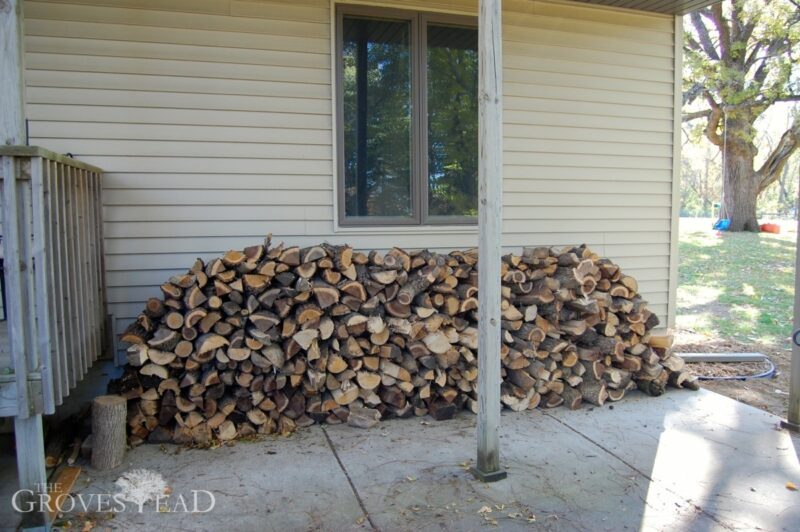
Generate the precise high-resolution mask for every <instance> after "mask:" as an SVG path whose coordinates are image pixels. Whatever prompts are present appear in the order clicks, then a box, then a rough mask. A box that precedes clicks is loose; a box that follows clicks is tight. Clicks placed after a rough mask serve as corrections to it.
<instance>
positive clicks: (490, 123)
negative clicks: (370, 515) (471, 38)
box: [472, 0, 506, 482]
mask: <svg viewBox="0 0 800 532" xmlns="http://www.w3.org/2000/svg"><path fill="white" fill-rule="evenodd" d="M501 10H502V8H501V0H480V14H479V15H478V58H479V59H478V61H479V80H480V81H479V88H478V105H479V107H478V117H479V119H478V120H479V127H478V135H479V148H478V154H479V155H478V158H479V161H478V201H479V206H478V230H479V241H478V251H479V257H480V263H479V266H478V267H479V271H478V288H479V290H480V292H479V294H480V297H479V304H478V368H479V374H478V428H477V433H478V434H477V436H478V460H477V464H476V465H475V467H473V468H472V473H473V474H474V475H475V476H476V477H477V478H478V479H479V480H482V481H484V482H494V481H497V480H501V479H504V478H506V472H505V471H503V470H502V469H501V468H500V434H499V431H500V342H501V339H500V250H501V238H502V222H503V100H502V90H503V72H502V70H503V50H502V33H501Z"/></svg>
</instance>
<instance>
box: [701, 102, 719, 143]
mask: <svg viewBox="0 0 800 532" xmlns="http://www.w3.org/2000/svg"><path fill="white" fill-rule="evenodd" d="M704 94H705V97H706V101H707V102H708V105H710V106H711V113H710V114H709V116H708V122H706V137H707V138H708V140H710V141H711V143H712V144H714V145H715V146H722V144H723V139H722V137H720V136H719V132H718V131H719V123H720V122H721V121H722V117H723V112H722V107H720V106H719V104H718V103H717V102H716V101H714V97H713V96H711V93H710V92H708V91H705V93H704Z"/></svg>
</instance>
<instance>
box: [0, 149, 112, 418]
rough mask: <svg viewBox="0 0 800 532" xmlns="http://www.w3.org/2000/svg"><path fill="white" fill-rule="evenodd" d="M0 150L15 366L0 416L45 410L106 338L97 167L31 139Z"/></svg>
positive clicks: (1, 393)
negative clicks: (32, 143)
mask: <svg viewBox="0 0 800 532" xmlns="http://www.w3.org/2000/svg"><path fill="white" fill-rule="evenodd" d="M0 159H1V160H2V165H0V180H2V187H0V191H2V202H1V204H2V210H3V214H2V220H3V257H4V269H5V277H6V281H7V282H6V290H7V291H8V294H7V297H6V304H7V305H8V309H7V317H8V319H7V324H8V343H9V345H8V348H9V349H8V352H10V356H11V361H10V367H11V370H12V372H11V373H9V372H8V371H6V372H5V374H2V375H0V415H19V416H22V417H27V416H28V415H33V414H41V413H45V414H49V413H52V412H53V411H54V409H55V407H56V406H57V405H60V404H61V402H62V400H63V398H64V397H65V396H67V395H68V394H69V390H70V389H71V388H73V387H74V386H75V385H76V384H77V383H78V382H79V381H80V380H81V379H82V378H83V377H84V375H85V374H86V372H87V370H88V369H89V367H91V365H92V363H93V362H94V361H95V360H97V358H98V356H99V355H100V354H101V352H102V349H103V346H104V344H105V343H106V342H105V341H104V340H105V338H106V334H105V333H106V304H105V301H106V294H105V276H104V272H105V268H104V255H103V233H102V231H103V224H102V203H101V194H102V184H101V176H102V171H101V170H100V169H99V168H96V167H94V166H91V165H88V164H85V163H82V162H80V161H77V160H74V159H72V158H69V157H66V156H64V155H59V154H56V153H53V152H50V151H47V150H44V149H41V148H37V147H29V146H6V147H0Z"/></svg>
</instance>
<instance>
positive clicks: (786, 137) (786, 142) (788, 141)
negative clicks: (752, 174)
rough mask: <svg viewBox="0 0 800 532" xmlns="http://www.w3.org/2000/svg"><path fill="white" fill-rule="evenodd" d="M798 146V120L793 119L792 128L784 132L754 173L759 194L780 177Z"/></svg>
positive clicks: (799, 127) (799, 125)
mask: <svg viewBox="0 0 800 532" xmlns="http://www.w3.org/2000/svg"><path fill="white" fill-rule="evenodd" d="M798 146H800V119H797V118H795V120H794V122H793V123H792V127H790V128H789V129H787V130H786V132H784V134H783V135H782V136H781V140H779V141H778V145H777V146H775V148H774V149H773V150H772V152H771V153H770V154H769V156H767V159H766V160H765V161H764V164H762V165H761V168H759V169H758V171H757V172H756V175H758V178H759V185H758V193H759V194H760V193H761V192H762V191H763V190H764V189H766V188H767V187H768V186H770V185H771V184H772V183H774V182H775V181H776V180H777V179H778V178H779V177H780V175H781V171H782V170H783V167H784V166H785V165H786V162H787V161H788V160H789V157H791V156H792V153H794V151H795V150H796V149H797V148H798Z"/></svg>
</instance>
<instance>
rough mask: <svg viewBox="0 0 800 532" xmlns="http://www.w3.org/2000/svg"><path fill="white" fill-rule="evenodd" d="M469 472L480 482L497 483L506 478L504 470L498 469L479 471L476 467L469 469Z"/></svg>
mask: <svg viewBox="0 0 800 532" xmlns="http://www.w3.org/2000/svg"><path fill="white" fill-rule="evenodd" d="M469 472H470V473H472V476H474V477H475V478H476V479H478V480H480V481H481V482H497V481H498V480H503V479H504V478H506V477H507V476H508V474H507V473H506V472H505V470H504V469H498V470H497V471H481V470H480V469H478V468H477V467H470V468H469Z"/></svg>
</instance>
